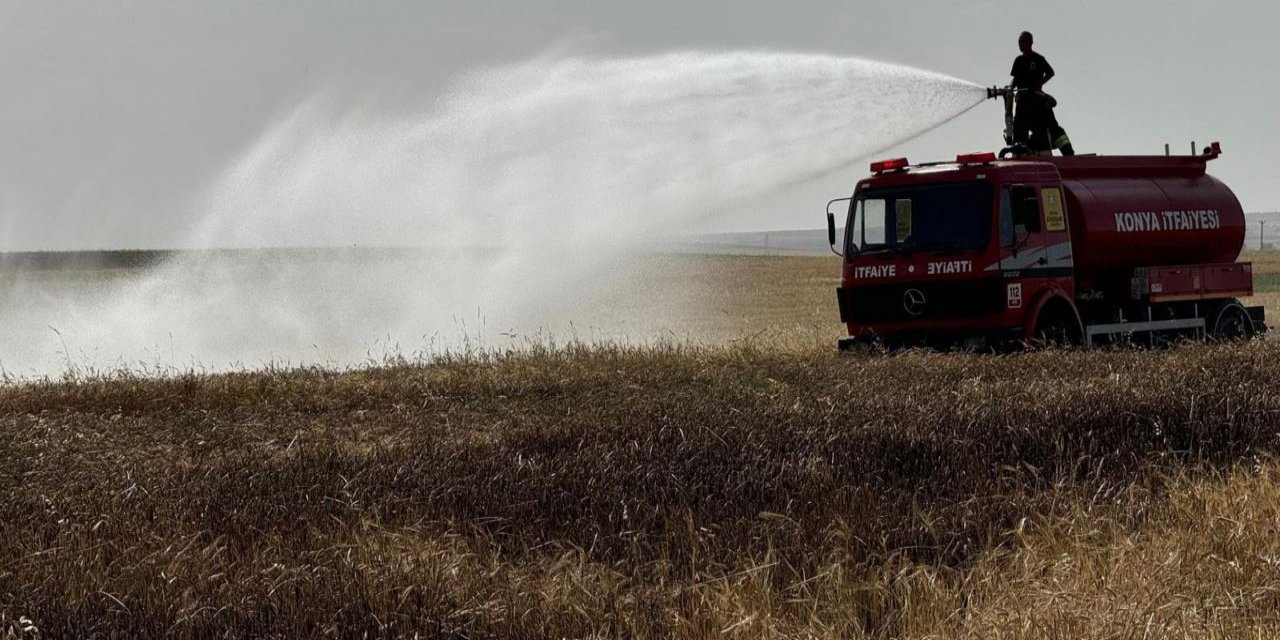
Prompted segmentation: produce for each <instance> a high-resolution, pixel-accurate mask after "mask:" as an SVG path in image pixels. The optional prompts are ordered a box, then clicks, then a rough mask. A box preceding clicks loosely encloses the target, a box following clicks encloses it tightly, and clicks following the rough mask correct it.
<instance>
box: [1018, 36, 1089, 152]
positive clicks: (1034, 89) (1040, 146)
mask: <svg viewBox="0 0 1280 640" xmlns="http://www.w3.org/2000/svg"><path fill="white" fill-rule="evenodd" d="M1033 43H1034V39H1033V38H1032V36H1031V33H1030V32H1029V31H1023V32H1022V35H1020V36H1019V37H1018V49H1020V50H1021V51H1022V55H1020V56H1018V57H1017V59H1015V60H1014V61H1013V70H1012V71H1010V72H1009V73H1010V75H1012V76H1013V82H1012V84H1011V85H1010V86H1011V87H1012V88H1013V89H1014V90H1015V91H1017V96H1018V110H1017V113H1016V114H1015V115H1014V118H1013V127H1014V142H1018V143H1022V144H1024V145H1026V147H1027V149H1028V150H1030V151H1031V152H1032V153H1038V154H1052V153H1053V150H1054V149H1058V150H1060V151H1061V152H1062V155H1064V156H1073V155H1075V153H1076V152H1075V149H1073V148H1072V146H1071V139H1070V138H1068V137H1067V132H1066V130H1064V129H1063V128H1062V127H1061V126H1059V125H1058V119H1057V118H1056V117H1055V116H1054V114H1053V108H1054V107H1056V106H1057V104H1058V103H1057V101H1056V100H1054V99H1053V96H1050V95H1048V94H1046V93H1045V92H1044V84H1045V83H1046V82H1048V81H1049V80H1051V79H1052V78H1053V75H1054V73H1053V67H1052V66H1050V65H1049V61H1048V60H1045V59H1044V56H1042V55H1040V54H1038V53H1036V52H1035V51H1032V49H1031V45H1032V44H1033Z"/></svg>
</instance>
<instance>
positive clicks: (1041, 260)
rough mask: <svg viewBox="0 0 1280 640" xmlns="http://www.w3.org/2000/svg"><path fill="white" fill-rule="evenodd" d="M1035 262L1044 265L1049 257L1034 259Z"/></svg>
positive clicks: (1047, 262)
mask: <svg viewBox="0 0 1280 640" xmlns="http://www.w3.org/2000/svg"><path fill="white" fill-rule="evenodd" d="M1036 264H1038V265H1040V266H1044V265H1046V264H1049V259H1048V258H1040V259H1039V260H1036Z"/></svg>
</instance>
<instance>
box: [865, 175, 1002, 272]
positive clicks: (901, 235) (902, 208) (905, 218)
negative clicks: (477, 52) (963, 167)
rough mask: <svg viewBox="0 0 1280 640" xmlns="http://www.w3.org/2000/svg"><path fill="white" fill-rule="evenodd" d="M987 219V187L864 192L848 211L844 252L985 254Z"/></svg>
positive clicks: (988, 231)
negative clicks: (965, 251) (982, 251)
mask: <svg viewBox="0 0 1280 640" xmlns="http://www.w3.org/2000/svg"><path fill="white" fill-rule="evenodd" d="M991 217H992V216H991V185H990V184H988V183H986V182H966V183H961V184H939V185H927V186H913V187H899V188H896V189H868V190H867V191H864V192H862V193H860V194H858V196H857V197H856V198H854V199H853V202H852V204H851V205H850V207H849V224H848V229H849V230H848V232H847V233H846V238H847V247H846V249H847V250H846V252H845V253H846V255H853V254H855V253H859V252H865V251H875V250H878V249H894V250H902V251H911V250H915V249H925V250H946V249H957V250H958V249H984V248H986V246H987V242H988V241H989V240H990V235H991Z"/></svg>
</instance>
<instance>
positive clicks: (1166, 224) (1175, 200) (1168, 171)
mask: <svg viewBox="0 0 1280 640" xmlns="http://www.w3.org/2000/svg"><path fill="white" fill-rule="evenodd" d="M1099 160H1100V159H1092V160H1083V159H1082V161H1081V162H1080V163H1079V164H1078V165H1077V164H1076V163H1073V162H1070V161H1067V162H1063V161H1062V160H1059V162H1058V163H1056V164H1057V165H1058V170H1059V172H1060V173H1061V175H1062V185H1063V190H1064V191H1065V192H1066V201H1067V212H1068V213H1067V218H1068V224H1069V227H1070V229H1071V244H1072V252H1073V254H1074V256H1073V257H1074V262H1075V269H1076V272H1077V273H1078V274H1080V275H1084V276H1087V275H1089V274H1100V273H1105V272H1116V271H1124V270H1130V269H1133V268H1136V267H1147V266H1153V265H1167V266H1178V265H1187V264H1211V263H1228V262H1234V261H1235V260H1236V258H1238V257H1239V256H1240V251H1241V249H1242V248H1243V245H1244V235H1245V217H1244V210H1243V209H1242V208H1241V206H1240V201H1239V200H1238V199H1237V198H1236V196H1235V194H1234V193H1232V192H1231V189H1229V188H1228V187H1227V186H1226V185H1225V184H1223V183H1222V182H1220V181H1219V180H1217V179H1216V178H1214V177H1213V176H1210V175H1207V174H1206V173H1205V160H1204V159H1201V158H1196V157H1194V156H1193V157H1177V158H1148V159H1145V160H1146V161H1145V162H1142V161H1138V160H1136V159H1133V158H1128V159H1119V158H1117V159H1114V160H1116V161H1117V162H1115V165H1114V166H1112V167H1107V166H1105V165H1104V164H1103V163H1100V162H1099ZM1108 160H1112V159H1108ZM1106 164H1111V163H1106ZM1120 167H1123V168H1122V169H1120Z"/></svg>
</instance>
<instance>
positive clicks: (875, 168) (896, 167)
mask: <svg viewBox="0 0 1280 640" xmlns="http://www.w3.org/2000/svg"><path fill="white" fill-rule="evenodd" d="M909 166H911V163H910V162H907V159H906V158H894V159H892V160H881V161H879V162H872V163H871V173H884V172H886V171H901V170H903V169H906V168H907V167H909Z"/></svg>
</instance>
